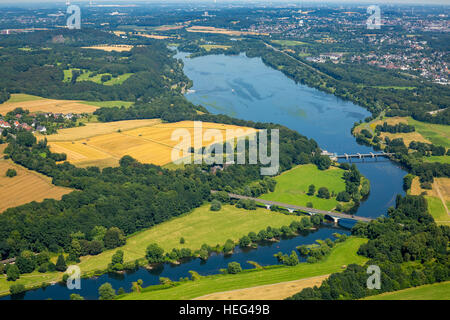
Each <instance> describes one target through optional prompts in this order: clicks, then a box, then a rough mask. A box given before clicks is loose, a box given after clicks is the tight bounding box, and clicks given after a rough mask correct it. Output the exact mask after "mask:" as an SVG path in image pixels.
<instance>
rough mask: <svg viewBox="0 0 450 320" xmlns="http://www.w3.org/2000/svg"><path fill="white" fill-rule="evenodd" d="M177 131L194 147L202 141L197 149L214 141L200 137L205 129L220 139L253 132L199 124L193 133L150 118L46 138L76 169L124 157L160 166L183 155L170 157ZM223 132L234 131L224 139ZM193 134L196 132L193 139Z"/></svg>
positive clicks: (190, 125) (185, 125)
mask: <svg viewBox="0 0 450 320" xmlns="http://www.w3.org/2000/svg"><path fill="white" fill-rule="evenodd" d="M133 126H134V127H133ZM119 129H120V130H119ZM177 129H179V130H183V132H184V133H186V134H189V135H190V137H191V144H190V145H191V146H194V140H195V139H198V140H197V141H200V139H201V140H202V141H201V146H208V145H210V144H213V143H214V142H216V141H215V139H207V138H206V137H205V136H204V133H205V131H206V129H216V133H218V134H220V135H221V136H222V137H223V140H226V139H234V138H236V137H240V136H247V135H250V134H253V133H255V129H253V128H243V127H238V126H233V125H225V124H217V123H202V130H198V131H194V122H193V121H181V122H176V123H161V121H160V120H158V119H152V120H130V121H118V122H112V123H96V124H88V125H87V126H86V127H77V128H70V129H63V130H60V132H59V133H58V134H56V135H52V136H48V142H49V145H50V148H51V150H52V151H54V152H58V153H65V154H67V160H68V161H69V162H72V163H73V164H75V165H78V166H88V165H98V166H101V167H104V166H111V165H118V161H119V160H120V158H122V157H123V156H125V155H130V156H132V157H133V158H135V159H136V160H138V161H140V162H142V163H153V164H156V165H164V164H167V163H170V162H172V161H173V160H176V159H181V158H182V156H183V153H182V151H181V150H180V151H179V152H178V153H176V154H174V155H173V154H172V153H173V150H174V149H175V148H177V145H179V143H180V141H179V140H173V139H172V135H173V134H174V132H177V131H176V130H177ZM238 129H241V130H238ZM227 130H234V131H233V132H231V135H230V134H229V136H228V137H227V136H226V133H227ZM194 132H197V133H198V135H197V136H196V137H194ZM228 133H230V132H229V131H228ZM199 135H201V136H202V137H199ZM202 138H203V139H202ZM221 142H223V141H221Z"/></svg>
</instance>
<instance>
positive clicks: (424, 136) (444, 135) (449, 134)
mask: <svg viewBox="0 0 450 320" xmlns="http://www.w3.org/2000/svg"><path fill="white" fill-rule="evenodd" d="M384 122H387V123H388V124H390V125H395V124H398V123H407V124H409V125H413V126H414V127H415V128H416V131H414V132H409V133H387V132H382V133H381V137H382V138H384V137H389V138H391V139H395V138H403V141H404V142H405V145H406V146H408V145H409V143H410V142H411V141H419V142H425V143H433V144H436V145H440V146H444V147H445V148H450V126H446V125H439V124H432V123H426V122H421V121H417V120H414V119H412V118H411V117H392V118H383V119H382V120H377V121H374V122H371V123H370V126H369V128H370V131H372V133H373V132H374V130H375V127H376V126H377V125H378V124H380V125H381V124H383V123H384ZM363 128H366V129H368V126H367V125H365V126H364V125H360V126H358V128H356V129H355V133H359V132H360V131H361V129H363ZM425 159H427V158H425ZM430 160H431V161H433V160H434V161H436V160H438V159H433V157H431V158H430Z"/></svg>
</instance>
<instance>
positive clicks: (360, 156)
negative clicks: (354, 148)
mask: <svg viewBox="0 0 450 320" xmlns="http://www.w3.org/2000/svg"><path fill="white" fill-rule="evenodd" d="M392 155H394V154H393V153H388V152H380V153H373V152H370V153H354V154H347V153H344V154H341V155H338V154H334V155H332V156H330V158H332V159H333V160H337V159H346V160H351V159H352V158H356V159H364V158H375V159H377V158H378V157H384V158H389V157H390V156H392Z"/></svg>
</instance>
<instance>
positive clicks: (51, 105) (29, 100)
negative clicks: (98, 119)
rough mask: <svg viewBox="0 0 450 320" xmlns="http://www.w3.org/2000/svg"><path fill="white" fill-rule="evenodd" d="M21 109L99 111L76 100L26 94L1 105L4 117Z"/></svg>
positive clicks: (65, 111)
mask: <svg viewBox="0 0 450 320" xmlns="http://www.w3.org/2000/svg"><path fill="white" fill-rule="evenodd" d="M19 107H20V108H22V109H27V110H29V111H30V112H38V111H41V112H53V113H92V112H94V111H95V110H97V109H98V107H97V106H95V105H90V104H88V103H82V102H81V101H76V100H54V99H45V98H41V97H36V96H31V95H25V94H18V95H16V94H13V95H12V97H11V99H9V100H8V101H6V102H5V103H2V104H0V114H3V115H4V114H6V113H8V112H10V111H12V110H14V109H16V108H19Z"/></svg>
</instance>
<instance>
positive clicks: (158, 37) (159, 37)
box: [137, 33, 172, 40]
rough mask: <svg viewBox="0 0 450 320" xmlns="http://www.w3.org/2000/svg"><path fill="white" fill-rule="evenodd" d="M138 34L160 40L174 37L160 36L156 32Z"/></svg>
mask: <svg viewBox="0 0 450 320" xmlns="http://www.w3.org/2000/svg"><path fill="white" fill-rule="evenodd" d="M137 35H138V36H140V37H144V38H150V39H158V40H163V39H169V38H172V37H169V36H159V35H156V34H146V33H138V34H137Z"/></svg>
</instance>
